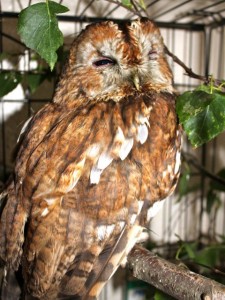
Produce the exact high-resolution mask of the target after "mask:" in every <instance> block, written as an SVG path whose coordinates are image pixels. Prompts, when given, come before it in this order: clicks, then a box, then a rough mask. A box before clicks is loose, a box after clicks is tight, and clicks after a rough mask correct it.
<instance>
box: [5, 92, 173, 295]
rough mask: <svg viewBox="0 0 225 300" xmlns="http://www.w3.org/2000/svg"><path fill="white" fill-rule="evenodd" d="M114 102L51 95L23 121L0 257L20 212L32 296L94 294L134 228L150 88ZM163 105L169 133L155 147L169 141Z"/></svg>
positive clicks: (18, 228) (15, 247)
mask: <svg viewBox="0 0 225 300" xmlns="http://www.w3.org/2000/svg"><path fill="white" fill-rule="evenodd" d="M164 102H166V101H164ZM121 103H123V105H121V104H120V103H116V102H114V101H108V102H107V103H105V102H101V103H95V104H90V105H85V107H84V108H82V107H81V108H79V109H75V110H72V109H71V110H70V111H69V112H68V110H67V111H66V112H64V111H63V108H61V107H59V106H55V105H54V104H51V105H49V106H47V107H45V108H44V109H43V110H41V111H40V112H39V113H38V114H37V115H36V116H35V117H34V118H33V119H32V120H31V122H30V123H29V124H28V129H27V132H25V136H24V139H23V142H22V146H21V149H20V152H19V154H18V158H17V164H16V177H15V181H14V182H13V183H11V185H10V189H9V190H11V194H10V193H9V199H8V201H7V203H6V206H5V209H4V211H3V216H5V217H3V218H2V223H3V224H2V226H1V228H3V230H2V229H1V245H3V251H2V253H3V255H2V256H3V258H6V259H5V260H6V261H7V263H8V264H9V265H14V264H15V262H16V259H15V258H13V257H15V255H14V256H13V254H15V253H21V247H22V244H23V240H24V233H23V232H24V225H25V223H26V221H27V220H28V221H27V235H26V241H25V247H24V262H23V268H24V274H25V281H26V285H27V290H28V291H29V292H30V293H32V294H33V295H34V296H37V297H43V295H45V297H46V299H48V297H49V298H56V295H57V294H58V295H59V297H61V296H62V298H63V297H64V296H63V295H72V294H76V295H77V296H78V297H79V296H81V297H82V296H83V297H86V296H87V297H89V296H90V297H91V296H95V295H96V294H98V292H99V290H100V289H101V287H102V284H103V283H104V282H105V281H106V280H107V279H108V278H109V277H110V274H112V273H113V272H114V271H115V270H116V268H117V267H118V265H119V264H120V262H121V260H122V259H123V256H124V255H126V254H127V252H129V248H131V247H132V246H133V244H134V243H135V241H136V237H137V236H138V234H139V233H140V230H141V229H140V226H139V225H138V218H139V214H140V211H141V209H142V206H143V204H144V202H143V201H139V200H140V199H145V196H144V195H145V194H146V193H147V190H146V187H145V186H146V183H148V182H145V181H146V180H147V179H146V178H148V177H149V174H148V173H149V167H148V166H147V165H146V166H143V165H142V164H141V163H140V162H141V161H142V158H144V160H146V162H148V156H147V153H149V151H150V152H151V151H153V152H154V150H150V149H148V148H141V146H142V145H143V146H144V145H145V144H146V140H147V139H148V135H149V127H150V122H149V119H150V113H151V110H152V106H153V103H152V100H151V97H149V98H148V97H147V98H146V97H145V99H143V97H139V98H138V97H137V98H134V97H130V98H129V97H127V98H126V99H124V101H122V102H121ZM171 107H172V105H171ZM157 113H158V112H157ZM157 113H156V115H157ZM171 114H173V115H174V116H173V118H174V119H173V122H172V124H173V125H172V126H173V127H174V128H173V129H169V130H170V131H171V132H172V135H173V137H172V138H170V139H169V140H168V141H167V142H165V140H163V143H162V146H160V147H161V148H162V150H163V149H164V148H168V143H172V142H173V140H175V136H176V130H177V128H176V116H175V113H174V111H173V112H172V113H171ZM46 118H47V121H46ZM160 122H161V123H160ZM160 122H159V121H158V122H157V124H158V123H160V126H161V127H162V126H163V125H162V124H163V122H164V120H163V121H162V120H160ZM164 123H165V122H164ZM174 124H175V125H174ZM165 130H167V129H165ZM161 131H163V130H161ZM159 136H160V134H159ZM151 139H152V138H151ZM158 139H159V138H157V141H158ZM152 141H153V144H154V136H153V139H152ZM159 142H160V140H159ZM166 143H167V144H166ZM163 147H164V148H163ZM152 148H153V149H154V145H152ZM135 149H136V150H135ZM131 150H135V151H134V153H136V154H135V157H132V153H131ZM143 151H144V153H143ZM157 151H158V150H157ZM145 152H146V153H145ZM166 155H167V156H168V155H170V154H166ZM172 155H173V156H174V154H171V157H170V156H169V157H168V160H169V161H171V160H172ZM153 159H154V157H153ZM161 163H163V164H164V165H166V164H165V161H163V162H161ZM157 164H158V162H157V161H156V162H155V161H154V164H152V165H154V166H156V168H157V167H158V166H157ZM172 164H173V163H170V168H172V167H173V165H172ZM161 168H162V167H161ZM165 168H166V167H165ZM160 171H161V169H160ZM143 175H144V176H143ZM153 180H154V179H153ZM157 180H158V179H157ZM170 188H171V189H172V186H171V187H170ZM166 193H168V187H167V191H166ZM160 195H161V198H163V197H164V194H163V192H162V191H160ZM10 211H13V214H12V217H9V215H11V214H10V213H9V212H10ZM12 221H15V222H12ZM135 223H136V224H137V226H134V225H135ZM6 228H7V230H6ZM5 231H7V232H8V233H7V234H5ZM12 232H15V233H14V236H16V239H13V238H12V237H10V233H11V235H12ZM5 237H6V238H5ZM128 241H133V243H132V245H129V243H128ZM17 256H18V257H19V255H17ZM60 282H61V284H60V288H58V285H59V283H60ZM46 292H47V294H46ZM60 293H61V295H60ZM43 299H44V298H43Z"/></svg>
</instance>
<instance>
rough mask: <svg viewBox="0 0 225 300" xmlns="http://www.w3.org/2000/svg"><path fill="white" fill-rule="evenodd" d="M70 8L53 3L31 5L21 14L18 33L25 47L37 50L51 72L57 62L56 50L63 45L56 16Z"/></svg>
mask: <svg viewBox="0 0 225 300" xmlns="http://www.w3.org/2000/svg"><path fill="white" fill-rule="evenodd" d="M67 11H68V8H67V7H65V6H63V5H61V4H58V3H56V2H53V1H46V3H44V2H42V3H37V4H34V5H31V6H29V7H27V8H25V9H24V10H22V11H21V13H20V14H19V20H18V32H19V34H20V37H21V40H22V41H23V42H24V43H25V45H26V46H27V47H29V48H31V49H33V50H35V51H36V52H37V53H38V54H39V55H40V56H41V57H42V58H43V59H45V60H46V62H47V63H48V64H49V66H50V68H51V70H52V69H53V68H54V65H55V63H56V61H57V54H56V50H57V49H58V48H59V47H60V46H61V45H62V44H63V35H62V32H61V31H60V30H59V28H58V21H57V18H56V14H59V13H65V12H67Z"/></svg>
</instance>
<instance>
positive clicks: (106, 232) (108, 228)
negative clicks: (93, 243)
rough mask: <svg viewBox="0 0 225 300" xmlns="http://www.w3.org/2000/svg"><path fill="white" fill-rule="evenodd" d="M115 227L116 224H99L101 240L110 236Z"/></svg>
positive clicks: (98, 235)
mask: <svg viewBox="0 0 225 300" xmlns="http://www.w3.org/2000/svg"><path fill="white" fill-rule="evenodd" d="M114 228H115V225H114V224H111V225H99V226H97V237H98V239H99V240H100V241H103V240H104V239H105V238H107V237H109V236H110V235H111V233H112V232H113V230H114Z"/></svg>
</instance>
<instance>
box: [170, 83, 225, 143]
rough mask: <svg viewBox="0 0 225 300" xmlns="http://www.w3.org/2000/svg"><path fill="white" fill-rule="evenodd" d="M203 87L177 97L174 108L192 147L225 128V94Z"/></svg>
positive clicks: (206, 140) (209, 138)
mask: <svg viewBox="0 0 225 300" xmlns="http://www.w3.org/2000/svg"><path fill="white" fill-rule="evenodd" d="M210 92H211V91H210V87H207V88H205V87H203V86H201V87H200V88H198V89H196V90H194V91H192V92H185V93H184V94H182V95H181V96H179V97H178V99H177V104H176V110H177V114H178V117H179V120H180V123H181V124H182V125H183V127H184V130H185V132H186V133H187V135H188V138H189V140H190V142H191V144H192V145H193V146H194V147H198V146H201V145H202V144H204V143H206V142H208V141H209V140H211V139H212V138H214V137H215V136H217V135H218V134H219V133H221V132H222V131H223V130H224V129H225V94H224V93H221V92H220V91H216V90H215V89H214V90H213V93H210Z"/></svg>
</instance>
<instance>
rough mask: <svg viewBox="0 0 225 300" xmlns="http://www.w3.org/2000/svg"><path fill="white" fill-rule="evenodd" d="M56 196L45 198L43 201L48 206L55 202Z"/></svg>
mask: <svg viewBox="0 0 225 300" xmlns="http://www.w3.org/2000/svg"><path fill="white" fill-rule="evenodd" d="M55 200H56V198H45V202H47V204H48V205H49V206H50V205H52V204H54V203H55Z"/></svg>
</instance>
